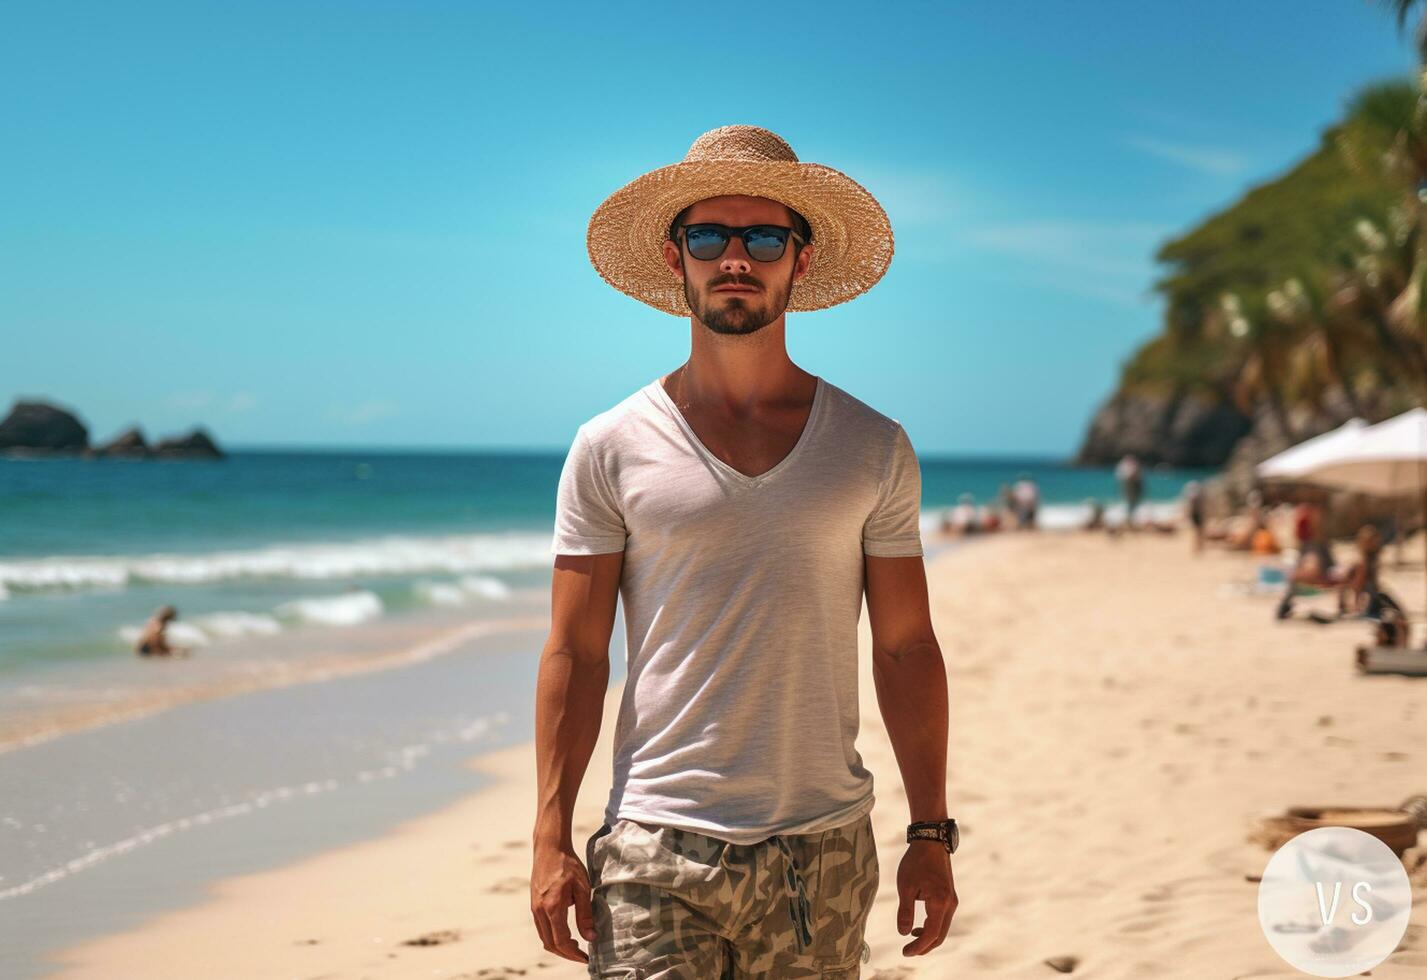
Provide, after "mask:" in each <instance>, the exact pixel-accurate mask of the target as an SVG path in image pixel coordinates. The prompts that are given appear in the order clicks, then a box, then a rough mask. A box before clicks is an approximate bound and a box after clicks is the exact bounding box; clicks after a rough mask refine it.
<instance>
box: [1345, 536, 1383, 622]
mask: <svg viewBox="0 0 1427 980" xmlns="http://www.w3.org/2000/svg"><path fill="white" fill-rule="evenodd" d="M1353 544H1354V546H1356V547H1357V549H1358V560H1357V561H1355V562H1354V563H1353V564H1352V565H1350V566H1349V567H1348V571H1347V574H1346V575H1344V576H1343V579H1342V588H1341V589H1340V590H1339V592H1338V610H1339V611H1340V612H1341V613H1342V614H1343V615H1347V616H1353V615H1364V616H1369V617H1373V618H1376V616H1377V613H1378V612H1379V611H1380V609H1381V608H1383V607H1385V606H1397V603H1396V602H1395V601H1394V600H1393V599H1392V597H1391V596H1388V595H1387V593H1385V592H1384V591H1383V589H1382V584H1381V583H1380V582H1379V581H1378V570H1379V567H1380V565H1381V561H1382V534H1381V533H1380V532H1379V531H1378V529H1377V528H1376V527H1374V526H1373V525H1371V524H1364V525H1363V526H1362V527H1360V528H1358V533H1357V534H1356V535H1355V536H1354V538H1353Z"/></svg>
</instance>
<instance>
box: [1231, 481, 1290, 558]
mask: <svg viewBox="0 0 1427 980" xmlns="http://www.w3.org/2000/svg"><path fill="white" fill-rule="evenodd" d="M1260 531H1268V521H1267V519H1266V517H1265V515H1264V509H1263V494H1262V493H1260V492H1259V491H1257V490H1250V491H1249V495H1248V499H1247V501H1246V502H1245V505H1244V513H1242V514H1239V515H1237V516H1236V517H1235V518H1234V520H1233V524H1232V526H1231V527H1229V529H1228V530H1227V532H1226V533H1225V535H1224V544H1225V546H1226V547H1228V548H1229V549H1230V550H1231V551H1254V553H1255V554H1275V553H1277V551H1278V545H1277V542H1274V543H1273V544H1272V546H1269V541H1270V540H1271V539H1272V538H1273V532H1272V531H1268V537H1267V538H1265V537H1264V536H1262V535H1260V534H1259V532H1260ZM1256 537H1257V542H1256V541H1255V538H1256ZM1256 543H1257V546H1258V548H1259V549H1261V550H1257V551H1256V550H1255V544H1256Z"/></svg>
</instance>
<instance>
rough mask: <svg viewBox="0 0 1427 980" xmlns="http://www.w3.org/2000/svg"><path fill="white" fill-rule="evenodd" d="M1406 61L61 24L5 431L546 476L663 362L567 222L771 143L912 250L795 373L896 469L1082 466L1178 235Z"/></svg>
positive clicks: (1013, 14)
mask: <svg viewBox="0 0 1427 980" xmlns="http://www.w3.org/2000/svg"><path fill="white" fill-rule="evenodd" d="M1412 64H1413V56H1412V50H1411V44H1410V39H1409V38H1407V37H1405V36H1399V34H1398V32H1397V29H1396V24H1395V21H1394V19H1393V18H1392V16H1391V15H1390V14H1389V13H1387V12H1386V11H1385V10H1384V9H1382V8H1381V7H1380V6H1378V5H1375V4H1373V3H1369V2H1367V0H1317V2H1313V3H1303V2H1301V0H1298V2H1266V0H1265V2H1256V3H1251V4H1245V3H1241V2H1240V3H1229V2H1221V0H1205V2H1197V3H1193V4H1179V3H1155V4H1146V3H1143V2H1128V0H1114V2H1105V0H1101V2H1096V3H1093V4H1087V3H1070V2H1028V0H1016V2H1011V0H1008V2H998V3H954V4H953V3H948V4H891V5H886V6H884V7H882V8H881V9H880V10H877V11H876V12H872V8H871V6H870V5H868V4H865V3H864V4H836V3H821V4H815V5H809V4H797V5H795V4H767V5H765V4H758V5H743V6H732V7H730V6H724V5H703V6H690V5H678V4H619V3H602V4H589V3H582V4H569V5H560V4H520V5H517V4H510V5H504V6H496V5H494V4H485V3H474V2H466V3H452V2H443V3H435V2H418V0H405V2H396V0H391V2H383V3H374V2H345V3H337V2H328V3H312V2H302V0H284V2H280V3H269V2H259V0H245V2H243V3H227V2H225V3H206V2H195V0H183V2H169V3H156V2H128V3H122V4H118V3H112V2H99V3H72V2H71V3H66V2H24V0H12V2H11V3H8V4H7V5H6V7H5V12H4V14H3V15H0V85H2V86H3V91H4V92H5V93H6V96H5V98H4V99H3V100H0V143H3V145H4V147H5V151H4V153H3V154H0V400H3V401H4V402H5V405H6V406H8V404H9V401H10V400H12V399H13V398H15V397H19V396H42V397H46V398H50V399H53V400H56V401H58V402H60V403H62V404H65V405H68V406H71V407H73V408H74V409H76V410H77V411H78V412H79V414H80V415H81V417H82V418H83V419H84V420H85V421H86V422H87V423H88V424H89V426H90V430H91V437H92V438H94V439H96V440H101V439H107V438H108V437H110V436H111V435H113V434H114V433H115V432H116V431H118V430H119V429H120V428H121V427H123V426H125V425H128V424H130V423H136V422H137V423H140V424H142V425H143V426H144V427H145V429H146V431H147V432H149V434H150V435H151V436H152V435H155V434H164V433H168V432H172V431H176V430H179V429H182V428H186V427H188V426H190V425H192V424H194V423H197V422H202V423H204V424H206V425H208V426H209V427H210V428H211V430H212V431H213V432H214V433H215V434H216V435H217V436H218V438H219V440H220V442H223V443H226V444H229V445H235V446H241V445H291V446H300V445H348V446H400V447H433V446H443V447H447V446H449V447H479V446H538V447H548V448H552V449H563V448H565V447H567V446H568V444H569V440H570V438H571V436H572V435H573V433H574V429H575V427H576V426H577V425H578V424H579V423H580V422H582V421H584V420H585V419H586V418H588V417H589V416H591V415H593V414H595V413H596V412H598V411H601V410H603V409H604V408H607V407H608V406H610V405H612V404H614V403H615V402H617V401H618V400H620V399H621V398H623V397H625V396H626V395H627V394H628V393H629V392H631V391H633V390H635V389H636V388H638V387H639V386H641V385H643V384H645V383H647V382H648V381H649V380H651V379H653V378H654V377H657V376H658V375H660V374H662V373H664V372H666V371H668V370H670V369H672V368H673V367H675V366H677V365H678V364H679V363H681V362H682V361H683V360H684V359H685V357H686V356H687V353H688V343H689V339H688V338H689V326H688V321H687V320H679V319H676V318H673V317H670V316H668V315H666V314H663V313H659V312H657V311H655V310H652V309H650V308H648V307H645V306H643V305H642V304H639V303H638V302H636V301H634V300H632V299H629V298H628V297H625V296H624V295H622V294H620V293H618V292H616V291H614V290H613V289H611V288H610V287H608V286H606V285H605V284H604V283H603V282H602V281H601V280H600V279H599V277H598V276H597V275H596V273H595V272H594V270H593V269H592V267H591V266H590V264H589V261H588V258H587V256H586V253H585V244H584V234H585V226H586V222H587V221H588V219H589V215H590V213H591V212H592V211H593V210H594V208H595V207H596V206H597V205H598V204H599V202H600V201H601V200H602V199H603V198H604V197H605V196H606V195H607V194H609V193H610V192H611V191H613V190H614V189H615V188H617V187H619V186H620V185H622V184H624V183H625V182H627V181H628V180H630V179H632V178H634V177H635V176H637V175H638V174H640V173H642V172H644V171H646V170H650V169H653V168H654V167H656V166H660V165H663V164H666V163H672V162H675V161H677V160H678V159H680V158H681V157H682V156H683V154H684V152H685V151H686V150H687V148H688V145H689V143H690V142H692V140H693V139H694V138H695V137H696V136H697V135H698V134H699V133H701V132H703V131H705V130H707V129H710V128H713V127H714V126H719V125H724V124H727V123H735V122H741V123H752V124H756V125H762V126H767V127H769V128H771V129H773V130H775V131H777V132H778V133H780V134H782V135H783V136H784V137H785V138H787V139H788V141H789V142H790V143H791V144H792V145H793V147H794V149H795V150H796V151H797V152H798V153H799V155H800V157H801V158H802V159H804V160H809V161H816V162H820V163H826V164H829V165H831V166H835V167H837V168H839V169H841V170H844V171H846V172H847V173H849V174H850V175H851V176H853V177H854V178H855V179H856V180H858V181H859V182H860V183H862V184H863V185H864V186H866V187H867V188H868V189H869V190H871V191H872V192H873V193H874V194H875V195H876V196H877V197H878V198H879V199H880V200H881V201H882V203H883V205H884V206H885V207H886V209H887V211H888V214H889V215H890V217H891V219H892V224H893V228H894V230H895V232H896V236H897V250H896V255H895V258H894V260H893V263H892V266H891V269H890V270H889V271H888V273H887V275H886V277H885V278H884V279H883V280H882V282H881V283H879V284H878V285H877V286H876V287H875V288H874V289H873V290H872V291H871V292H869V293H867V294H865V295H864V296H862V297H860V298H858V299H856V300H854V301H852V302H850V303H847V304H844V305H842V306H840V307H837V308H834V309H832V310H827V311H820V312H816V313H805V314H790V315H789V318H788V330H789V333H788V338H789V339H788V345H789V350H790V352H791V354H792V357H793V359H794V360H795V361H797V362H798V363H799V364H801V365H802V366H803V367H805V368H807V369H808V370H810V371H813V372H814V373H817V374H821V375H823V376H824V377H826V378H827V379H828V380H830V381H832V382H834V383H835V384H838V385H840V386H841V387H843V388H845V389H847V390H848V391H850V392H852V393H853V394H854V395H856V396H857V397H859V398H862V399H863V400H864V401H867V402H868V403H869V404H871V405H873V406H874V407H875V408H877V409H878V410H880V411H882V412H884V413H886V414H888V415H891V416H893V417H894V418H898V419H900V420H901V421H902V422H903V424H904V425H905V426H906V427H907V429H908V432H909V433H910V435H911V437H912V440H913V443H914V445H915V446H916V447H917V449H918V451H919V452H921V453H975V454H1050V455H1062V454H1068V453H1070V452H1072V451H1073V450H1074V449H1075V447H1076V445H1077V444H1078V441H1079V439H1080V437H1081V434H1082V432H1083V429H1084V426H1085V423H1086V421H1087V420H1088V417H1089V415H1090V414H1091V412H1092V411H1093V410H1094V408H1095V407H1096V405H1097V404H1098V403H1099V402H1100V401H1101V399H1102V398H1103V397H1104V396H1105V395H1106V394H1107V393H1108V392H1109V390H1110V389H1111V388H1112V386H1113V384H1114V382H1115V379H1116V377H1117V375H1118V369H1119V365H1120V364H1121V363H1122V361H1123V360H1124V359H1125V358H1126V357H1127V356H1128V355H1129V354H1130V352H1131V351H1132V350H1133V349H1134V348H1135V347H1136V345H1137V344H1138V343H1139V342H1141V341H1142V340H1144V339H1145V338H1147V337H1149V336H1150V335H1152V334H1153V333H1154V332H1155V330H1156V324H1157V322H1158V320H1159V317H1160V313H1161V309H1160V304H1159V303H1158V301H1157V300H1156V299H1155V298H1154V297H1153V295H1152V294H1151V293H1150V292H1149V286H1150V283H1151V282H1152V281H1153V279H1154V277H1155V268H1154V266H1153V263H1152V261H1151V255H1152V253H1153V251H1154V249H1155V247H1156V245H1157V244H1158V243H1159V242H1160V241H1162V240H1163V239H1164V238H1166V237H1169V236H1172V235H1174V234H1176V233H1178V232H1179V231H1182V230H1183V229H1185V228H1187V227H1189V226H1190V225H1192V224H1193V223H1194V222H1196V221H1197V220H1199V219H1201V218H1202V217H1204V216H1205V215H1207V214H1209V213H1211V212H1212V211H1214V210H1216V209H1217V208H1219V207H1221V206H1223V205H1224V204H1226V203H1228V202H1230V201H1232V200H1233V199H1234V198H1235V197H1236V196H1237V195H1239V194H1240V193H1242V192H1243V191H1244V190H1245V189H1246V188H1248V187H1250V186H1252V185H1254V184H1256V183H1258V182H1261V181H1263V180H1266V179H1269V178H1271V177H1273V176H1275V175H1277V174H1278V173H1281V172H1282V171H1283V170H1284V169H1286V168H1287V167H1289V166H1291V165H1292V164H1293V163H1294V162H1295V161H1297V160H1298V159H1300V158H1301V157H1302V156H1303V155H1304V154H1306V153H1307V152H1309V151H1310V150H1311V149H1312V148H1313V147H1314V146H1316V144H1317V139H1318V133H1319V131H1320V130H1321V128H1322V127H1324V126H1325V125H1327V124H1329V123H1330V122H1332V121H1333V120H1334V119H1335V118H1337V117H1338V115H1339V114H1340V112H1341V110H1342V107H1343V105H1344V103H1345V102H1346V100H1347V99H1348V98H1349V97H1350V96H1351V95H1352V94H1353V93H1354V92H1355V91H1356V90H1357V89H1358V88H1359V87H1361V86H1362V85H1364V84H1366V83H1369V82H1373V81H1378V80H1382V79H1384V78H1388V77H1393V76H1401V75H1403V74H1405V73H1407V72H1408V71H1410V69H1411V67H1412Z"/></svg>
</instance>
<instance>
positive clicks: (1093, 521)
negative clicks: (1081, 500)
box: [1084, 497, 1105, 531]
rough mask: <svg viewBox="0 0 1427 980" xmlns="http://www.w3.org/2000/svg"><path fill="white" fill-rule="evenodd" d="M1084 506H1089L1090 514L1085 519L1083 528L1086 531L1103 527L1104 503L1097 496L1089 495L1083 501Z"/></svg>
mask: <svg viewBox="0 0 1427 980" xmlns="http://www.w3.org/2000/svg"><path fill="white" fill-rule="evenodd" d="M1085 506H1086V507H1089V508H1090V516H1089V517H1087V518H1086V519H1085V524H1084V529H1085V530H1087V531H1099V530H1101V529H1103V528H1104V527H1105V505H1104V504H1102V503H1101V502H1100V499H1099V498H1098V497H1090V498H1088V499H1087V500H1086V501H1085Z"/></svg>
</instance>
